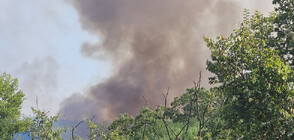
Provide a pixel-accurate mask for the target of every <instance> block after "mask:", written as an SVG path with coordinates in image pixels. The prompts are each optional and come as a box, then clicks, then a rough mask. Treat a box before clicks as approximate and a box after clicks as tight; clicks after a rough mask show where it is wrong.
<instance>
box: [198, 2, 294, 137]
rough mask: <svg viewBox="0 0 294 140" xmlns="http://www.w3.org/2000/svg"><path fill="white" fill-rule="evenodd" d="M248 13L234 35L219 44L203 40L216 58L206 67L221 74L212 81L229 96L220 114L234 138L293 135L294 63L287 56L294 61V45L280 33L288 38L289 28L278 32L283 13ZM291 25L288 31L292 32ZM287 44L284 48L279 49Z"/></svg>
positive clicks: (220, 40)
mask: <svg viewBox="0 0 294 140" xmlns="http://www.w3.org/2000/svg"><path fill="white" fill-rule="evenodd" d="M292 9H293V8H292ZM244 15H245V17H244V20H243V22H242V23H241V25H240V27H239V28H238V29H236V30H234V32H233V33H232V34H231V35H230V36H229V37H227V38H225V37H224V36H219V37H217V40H216V41H213V40H212V39H209V38H207V37H204V40H205V42H206V43H207V46H208V48H209V49H210V50H211V58H212V60H209V61H207V69H208V70H209V71H210V72H212V73H214V74H215V75H216V76H214V77H211V78H210V81H211V83H219V84H221V85H220V86H218V87H216V89H217V91H219V92H220V93H221V94H222V96H224V97H225V103H224V106H223V107H222V109H221V110H220V111H221V114H222V119H223V120H224V121H225V125H224V126H223V130H225V131H227V132H231V133H229V134H230V136H231V137H232V138H244V139H258V138H266V139H276V138H278V139H281V138H284V139H285V138H290V137H293V133H294V130H293V125H294V121H293V117H294V112H293V109H294V88H293V82H292V80H293V69H292V68H291V64H292V61H289V60H288V59H287V60H286V59H285V55H289V56H291V57H293V53H292V54H289V52H290V51H292V50H293V44H291V41H290V42H287V41H286V42H285V40H284V41H282V40H283V39H282V37H284V36H281V35H280V34H281V33H280V32H283V33H284V34H287V33H286V31H285V30H284V31H281V30H282V27H285V28H286V25H285V26H281V27H280V29H279V31H278V32H276V31H275V25H276V24H278V23H277V18H280V16H281V15H280V13H272V14H270V16H269V17H264V16H263V15H262V14H261V13H259V12H255V14H253V15H252V16H251V18H250V13H249V11H248V10H245V12H244ZM292 20H293V19H292ZM281 22H284V21H281ZM281 24H283V23H281ZM292 27H293V24H292ZM292 27H291V28H288V29H287V32H290V33H291V32H292V33H293V29H292ZM275 34H277V35H275ZM290 40H291V39H290ZM292 40H293V38H292ZM282 42H283V43H284V46H277V45H278V44H283V43H282ZM287 43H290V44H287ZM289 48H290V49H289Z"/></svg>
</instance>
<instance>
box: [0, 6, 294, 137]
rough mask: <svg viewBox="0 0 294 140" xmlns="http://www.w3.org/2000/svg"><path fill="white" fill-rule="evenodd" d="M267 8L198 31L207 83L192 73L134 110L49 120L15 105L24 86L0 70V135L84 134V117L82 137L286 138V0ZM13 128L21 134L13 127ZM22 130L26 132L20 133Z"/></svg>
mask: <svg viewBox="0 0 294 140" xmlns="http://www.w3.org/2000/svg"><path fill="white" fill-rule="evenodd" d="M273 4H275V5H276V8H275V10H274V11H273V12H271V13H269V14H268V16H264V15H263V14H262V13H260V12H258V11H254V12H250V10H248V9H245V10H244V13H243V21H242V22H241V23H240V24H239V25H238V26H237V27H236V28H235V29H234V30H233V31H232V33H231V34H230V35H229V36H223V35H220V36H218V37H217V38H216V39H211V38H209V37H206V36H203V40H204V42H205V43H206V46H207V47H208V48H209V50H210V53H211V58H210V59H209V60H207V62H206V64H207V68H206V69H207V70H208V71H210V72H211V73H213V74H214V76H213V77H209V82H210V84H211V88H210V89H205V88H203V87H202V86H201V80H202V79H203V78H207V77H201V72H199V73H200V74H199V79H195V80H194V81H193V82H192V83H191V85H194V86H192V87H188V88H187V89H186V92H185V93H183V94H182V95H181V96H179V97H176V98H174V100H173V101H172V102H171V104H167V103H168V101H167V97H168V96H169V89H167V91H166V93H164V94H163V96H164V99H165V100H163V105H158V106H157V107H152V106H150V105H149V101H148V99H146V98H144V101H145V104H146V106H144V107H142V108H141V109H140V110H139V111H138V112H139V113H138V114H136V115H135V116H132V115H130V114H127V113H125V114H121V115H120V116H118V117H117V118H116V119H115V120H113V121H112V122H110V123H109V124H107V125H106V124H103V123H99V122H95V121H93V117H92V116H88V117H86V118H85V119H84V120H81V122H79V123H77V124H76V125H75V126H72V127H61V126H58V127H57V126H56V125H55V123H56V122H58V120H59V117H60V115H56V116H49V115H48V112H47V111H43V110H39V109H38V108H32V111H33V113H34V114H33V116H32V117H26V116H24V115H23V114H22V113H21V108H22V102H23V100H25V93H23V92H22V91H21V90H20V89H19V88H18V80H17V78H13V77H12V76H11V75H9V74H7V73H3V74H2V75H1V76H0V117H1V119H0V124H1V125H0V138H1V139H8V140H9V139H26V138H29V139H34V140H35V139H41V140H48V139H54V140H55V139H57V140H59V139H72V140H79V139H84V138H83V137H82V136H79V135H77V134H76V133H75V131H76V130H77V129H78V128H79V125H80V124H81V123H85V124H87V130H88V135H87V138H86V139H90V140H100V139H103V140H104V139H110V140H116V139H121V140H129V139H136V140H137V139H150V140H153V139H155V140H157V139H158V140H192V139H196V140H200V139H208V140H210V139H289V140H290V139H294V127H293V126H294V63H293V61H294V0H273ZM20 134H21V135H20ZM24 135H26V137H25V138H24Z"/></svg>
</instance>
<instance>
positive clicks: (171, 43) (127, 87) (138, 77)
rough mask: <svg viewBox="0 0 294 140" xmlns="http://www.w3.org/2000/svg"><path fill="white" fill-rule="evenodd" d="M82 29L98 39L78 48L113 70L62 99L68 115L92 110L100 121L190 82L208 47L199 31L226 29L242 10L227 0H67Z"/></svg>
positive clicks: (135, 108) (157, 101) (179, 89)
mask: <svg viewBox="0 0 294 140" xmlns="http://www.w3.org/2000/svg"><path fill="white" fill-rule="evenodd" d="M69 2H70V3H72V4H73V6H74V7H75V8H76V9H77V11H78V13H79V16H80V21H81V23H82V26H83V28H84V29H85V30H87V31H89V32H90V33H92V34H94V35H97V37H99V39H100V42H99V43H97V44H89V43H85V44H84V45H83V46H82V48H81V53H82V54H83V55H84V56H86V57H91V58H94V59H101V58H103V59H108V60H111V62H112V65H113V71H112V73H113V75H112V76H111V77H110V78H108V79H106V80H105V81H104V82H103V83H98V84H96V85H93V86H91V87H89V90H88V91H86V93H83V94H78V93H77V94H74V95H72V96H71V97H69V98H67V99H66V100H64V102H63V103H62V104H61V112H62V113H63V114H65V117H66V118H67V119H69V120H76V119H81V117H83V116H85V115H86V114H88V115H95V116H96V118H98V119H99V120H100V121H109V120H112V119H114V118H115V117H116V116H118V115H119V114H120V113H130V114H135V113H136V112H138V111H139V109H140V108H141V107H142V106H144V105H146V103H145V101H144V99H143V96H144V97H145V98H146V99H147V100H148V102H149V103H150V104H151V105H153V106H156V105H160V104H163V101H164V100H163V96H162V93H165V92H166V90H167V88H168V87H171V89H170V94H169V98H168V99H169V101H171V100H172V99H173V97H175V96H178V95H180V94H181V93H183V92H184V91H185V89H186V88H190V87H192V85H193V83H192V81H193V80H196V79H197V78H198V73H199V72H200V71H201V70H202V71H203V75H202V77H203V79H202V81H203V84H202V85H204V86H205V85H206V86H207V80H206V79H207V75H208V72H206V71H205V69H206V66H205V61H206V59H208V58H209V51H208V49H206V47H205V44H204V43H203V41H202V36H203V34H208V35H215V33H219V34H220V33H221V34H226V33H227V32H229V31H230V30H231V29H232V27H233V24H234V23H237V21H238V20H239V18H240V16H239V15H241V13H240V12H242V10H240V9H242V8H240V6H239V4H238V3H236V2H234V1H232V0H185V1H182V0H70V1H69Z"/></svg>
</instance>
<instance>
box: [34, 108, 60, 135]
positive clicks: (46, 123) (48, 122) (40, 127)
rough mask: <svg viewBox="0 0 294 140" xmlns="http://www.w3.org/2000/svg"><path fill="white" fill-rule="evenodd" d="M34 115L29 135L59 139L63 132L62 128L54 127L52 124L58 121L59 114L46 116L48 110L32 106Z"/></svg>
mask: <svg viewBox="0 0 294 140" xmlns="http://www.w3.org/2000/svg"><path fill="white" fill-rule="evenodd" d="M32 110H33V113H34V117H33V119H32V122H31V125H30V131H29V133H30V135H31V136H32V139H34V140H35V139H37V140H39V139H40V140H47V139H54V140H61V139H62V134H63V132H65V129H63V128H54V126H53V124H54V123H55V122H57V121H58V118H59V116H58V115H57V116H48V112H45V111H40V110H36V109H34V108H32Z"/></svg>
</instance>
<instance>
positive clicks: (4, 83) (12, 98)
mask: <svg viewBox="0 0 294 140" xmlns="http://www.w3.org/2000/svg"><path fill="white" fill-rule="evenodd" d="M24 96H25V95H24V93H23V92H22V91H21V90H19V89H18V80H17V79H13V78H12V77H11V76H10V75H8V74H6V73H4V74H3V75H0V137H1V139H12V138H13V136H14V134H16V133H22V132H24V131H25V130H26V129H27V126H28V124H29V122H28V119H23V120H21V119H20V117H21V113H20V109H21V104H22V102H23V100H24Z"/></svg>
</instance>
